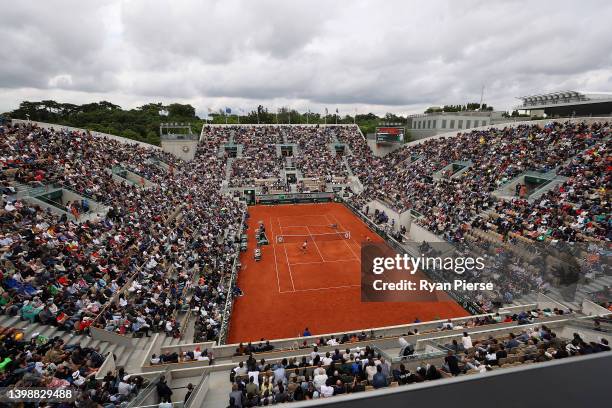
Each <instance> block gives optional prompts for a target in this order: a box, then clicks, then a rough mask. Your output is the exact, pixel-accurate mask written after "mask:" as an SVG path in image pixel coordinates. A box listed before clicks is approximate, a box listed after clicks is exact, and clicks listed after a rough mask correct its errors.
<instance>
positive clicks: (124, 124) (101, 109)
mask: <svg viewBox="0 0 612 408" xmlns="http://www.w3.org/2000/svg"><path fill="white" fill-rule="evenodd" d="M3 116H4V117H6V118H15V119H29V120H33V121H39V122H47V123H56V124H58V125H64V126H72V127H77V128H83V129H88V130H92V131H97V132H103V133H109V134H113V135H118V136H123V137H126V138H129V139H133V140H138V141H141V142H146V143H150V144H154V145H159V144H160V138H159V126H160V124H161V123H168V122H170V123H189V124H191V126H192V130H193V131H194V132H197V133H199V131H200V129H201V127H202V125H203V124H205V123H214V124H222V123H228V124H238V123H241V124H255V123H262V124H274V123H285V124H287V123H291V124H306V123H310V124H324V123H327V124H335V123H338V124H350V123H356V124H357V125H359V127H360V128H361V131H362V132H363V133H364V134H368V133H374V131H375V130H376V127H377V126H381V125H385V124H390V123H393V124H398V125H406V123H407V117H403V116H399V115H396V114H393V113H387V114H385V115H384V116H377V115H375V114H374V113H367V114H357V115H348V114H344V115H343V114H341V113H339V112H338V113H336V111H328V112H327V114H321V113H315V112H310V111H308V112H298V111H297V110H295V109H289V108H280V109H278V110H270V109H268V108H267V107H264V106H263V105H259V106H258V107H257V108H256V109H253V110H251V111H248V112H246V111H242V110H240V111H238V112H236V111H231V112H230V113H228V112H226V111H225V110H219V111H216V112H210V113H209V114H208V115H207V116H206V117H199V116H197V115H196V109H195V108H194V107H193V106H191V105H189V104H180V103H172V104H168V105H164V104H162V103H148V104H145V105H142V106H139V107H137V108H134V109H123V108H122V107H121V106H119V105H115V104H113V103H111V102H107V101H101V102H93V103H86V104H83V105H75V104H71V103H61V102H57V101H53V100H45V101H38V102H31V101H24V102H21V103H20V104H19V107H18V108H17V109H15V110H13V111H11V112H7V113H4V114H3Z"/></svg>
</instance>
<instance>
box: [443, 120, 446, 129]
mask: <svg viewBox="0 0 612 408" xmlns="http://www.w3.org/2000/svg"><path fill="white" fill-rule="evenodd" d="M442 129H446V119H442Z"/></svg>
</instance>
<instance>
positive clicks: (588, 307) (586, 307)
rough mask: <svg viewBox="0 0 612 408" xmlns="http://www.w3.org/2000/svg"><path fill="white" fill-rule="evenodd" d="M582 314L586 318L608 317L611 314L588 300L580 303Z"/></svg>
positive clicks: (611, 313)
mask: <svg viewBox="0 0 612 408" xmlns="http://www.w3.org/2000/svg"><path fill="white" fill-rule="evenodd" d="M582 313H584V314H585V315H587V316H609V315H612V312H611V311H609V310H608V309H606V308H605V307H601V306H599V305H598V304H597V303H594V302H591V301H590V300H588V299H584V300H583V301H582Z"/></svg>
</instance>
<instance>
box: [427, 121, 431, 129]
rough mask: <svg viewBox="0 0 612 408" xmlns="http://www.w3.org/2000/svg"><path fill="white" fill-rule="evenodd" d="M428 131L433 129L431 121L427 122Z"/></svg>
mask: <svg viewBox="0 0 612 408" xmlns="http://www.w3.org/2000/svg"><path fill="white" fill-rule="evenodd" d="M427 129H431V120H428V121H427Z"/></svg>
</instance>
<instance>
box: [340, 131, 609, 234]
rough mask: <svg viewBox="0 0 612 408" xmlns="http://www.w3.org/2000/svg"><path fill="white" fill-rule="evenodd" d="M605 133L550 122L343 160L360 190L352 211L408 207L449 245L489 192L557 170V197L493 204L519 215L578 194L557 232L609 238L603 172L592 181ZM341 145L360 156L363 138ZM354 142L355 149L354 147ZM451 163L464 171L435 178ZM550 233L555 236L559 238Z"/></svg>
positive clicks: (604, 159)
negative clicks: (377, 203)
mask: <svg viewBox="0 0 612 408" xmlns="http://www.w3.org/2000/svg"><path fill="white" fill-rule="evenodd" d="M609 135H610V128H609V125H608V124H607V123H604V124H593V125H590V126H589V125H586V124H584V123H565V124H562V123H557V122H552V123H550V124H548V125H546V126H539V125H520V126H517V127H513V128H503V129H490V130H478V131H477V130H474V131H472V132H466V133H462V134H459V135H457V136H455V137H451V138H437V139H429V140H426V141H424V142H422V143H420V144H417V145H412V146H408V147H405V148H401V149H398V150H396V151H394V152H392V153H390V154H389V155H387V156H386V157H385V158H384V159H378V158H374V157H372V156H369V155H367V154H366V155H364V157H362V158H361V160H351V166H352V170H353V172H354V173H355V174H357V175H358V176H359V177H360V179H361V181H362V183H364V186H365V187H366V189H365V192H364V193H363V194H361V195H360V196H358V197H356V198H355V199H354V200H355V203H356V204H358V205H360V206H363V205H364V204H365V203H367V202H368V201H369V200H371V199H380V200H382V201H384V202H386V203H388V204H389V205H390V206H391V207H393V208H394V209H396V210H398V211H405V210H407V209H413V210H415V211H416V212H417V213H419V214H421V216H420V217H419V218H417V220H416V222H417V223H418V224H420V225H422V226H424V227H425V228H427V229H429V230H430V231H432V232H434V233H437V234H439V235H441V236H444V237H445V238H446V239H447V240H449V241H453V242H456V241H461V240H462V239H463V237H464V234H465V231H466V230H467V229H468V228H469V225H470V223H471V221H472V220H473V219H474V218H475V217H476V216H477V215H478V214H480V213H481V212H483V211H486V210H489V209H492V208H493V207H495V204H496V199H495V198H494V197H493V195H492V193H493V191H495V190H496V189H497V188H499V187H500V186H502V185H503V184H504V183H506V182H508V181H510V180H512V179H513V178H514V177H516V176H518V175H520V174H522V173H523V172H525V171H535V172H547V171H551V170H555V169H559V174H560V175H567V176H571V177H572V179H571V180H570V181H569V182H568V183H566V184H565V185H564V187H562V188H561V189H560V192H561V193H560V194H559V192H553V193H551V194H550V195H548V196H544V197H542V198H541V199H540V201H538V202H537V203H536V204H525V203H524V201H518V200H517V201H516V202H517V203H518V204H514V202H505V203H501V204H499V205H501V206H509V207H510V208H511V207H512V206H514V205H519V206H520V205H526V206H527V208H525V209H524V212H526V213H531V212H534V211H536V209H537V208H538V206H539V205H540V203H541V202H542V201H543V200H545V204H544V208H545V209H546V211H547V213H548V212H550V210H549V208H550V207H552V206H553V205H554V206H557V205H563V204H559V201H561V203H565V202H566V201H568V200H569V199H578V197H580V195H579V193H581V192H583V191H584V192H585V193H586V194H588V198H585V199H583V198H580V199H579V202H578V203H575V204H576V206H574V207H572V208H573V210H572V211H568V212H569V214H568V217H569V218H570V219H569V220H568V219H565V218H566V217H565V214H563V217H561V218H562V220H563V222H562V226H564V227H570V226H571V228H572V229H575V230H577V231H578V232H579V233H580V234H579V235H578V237H577V239H578V240H580V239H582V237H583V236H587V237H598V238H602V237H609V234H610V226H609V211H608V212H607V213H606V211H605V210H606V208H609V207H607V206H609V203H608V201H607V198H606V197H607V195H606V193H605V191H608V190H609V183H610V181H609V174H608V175H605V173H604V174H602V175H600V176H593V175H594V174H595V173H596V172H597V171H598V170H601V169H602V168H607V167H608V166H609V159H608V157H609V155H608V154H607V152H608V151H609V142H607V139H608V138H609ZM348 140H349V143H351V148H352V151H353V152H359V151H366V147H364V146H365V141H364V140H360V139H359V138H356V137H355V138H352V139H348ZM359 144H361V147H357V145H359ZM585 151H586V152H585ZM572 158H574V159H573V160H570V159H572ZM459 161H461V162H467V163H469V167H468V168H467V170H466V171H465V172H463V173H462V174H460V175H457V176H456V177H451V175H449V174H441V176H440V177H437V175H438V173H439V172H440V171H441V170H442V169H444V168H445V167H446V166H448V165H450V164H452V163H454V162H459ZM568 161H570V164H568V165H566V163H567V162H568ZM608 173H609V172H608ZM578 186H579V187H578ZM555 194H556V196H555ZM558 197H561V198H562V200H559V198H558ZM602 200H603V202H602ZM551 201H553V204H551ZM583 207H586V208H583ZM519 209H522V208H520V207H519ZM530 210H531V211H530ZM589 211H592V212H593V213H590V214H589V217H586V218H585V217H583V218H585V219H584V220H583V219H582V218H579V216H580V215H582V214H583V213H588V212H589ZM571 218H575V220H572V219H571ZM572 224H573V225H572ZM558 234H559V235H561V236H563V232H559V233H558ZM566 235H567V234H566ZM608 239H609V238H608Z"/></svg>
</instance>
